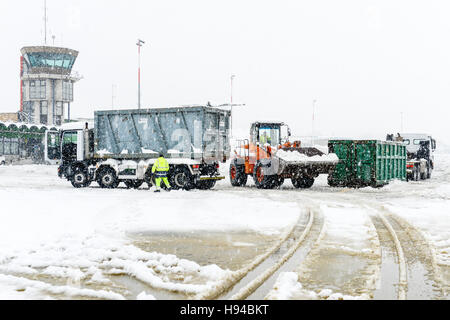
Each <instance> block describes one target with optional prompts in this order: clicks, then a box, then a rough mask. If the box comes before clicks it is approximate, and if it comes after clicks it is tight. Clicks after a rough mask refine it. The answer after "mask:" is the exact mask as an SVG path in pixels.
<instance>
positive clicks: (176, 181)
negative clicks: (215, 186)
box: [169, 167, 195, 190]
mask: <svg viewBox="0 0 450 320" xmlns="http://www.w3.org/2000/svg"><path fill="white" fill-rule="evenodd" d="M192 180H193V179H192V174H191V172H190V171H189V169H188V168H186V167H177V168H175V170H174V171H173V173H172V174H171V175H170V177H169V183H170V186H171V187H172V189H174V190H179V189H184V190H191V189H193V188H194V187H195V185H194V183H193V181H192Z"/></svg>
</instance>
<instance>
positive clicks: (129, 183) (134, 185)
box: [124, 180, 144, 189]
mask: <svg viewBox="0 0 450 320" xmlns="http://www.w3.org/2000/svg"><path fill="white" fill-rule="evenodd" d="M124 183H125V186H126V187H127V189H139V187H140V186H142V184H143V183H144V180H125V181H124Z"/></svg>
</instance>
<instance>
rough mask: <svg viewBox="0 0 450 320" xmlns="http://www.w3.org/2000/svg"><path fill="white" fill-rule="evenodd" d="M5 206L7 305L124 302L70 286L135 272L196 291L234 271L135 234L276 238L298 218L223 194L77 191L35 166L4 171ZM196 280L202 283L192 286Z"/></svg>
mask: <svg viewBox="0 0 450 320" xmlns="http://www.w3.org/2000/svg"><path fill="white" fill-rule="evenodd" d="M0 208H1V210H0V219H1V221H2V223H1V224H0V298H8V297H11V298H19V297H22V298H28V297H30V298H34V297H36V295H37V296H40V294H41V296H40V297H42V298H45V297H50V296H51V295H55V294H60V295H62V296H63V297H64V296H66V297H74V296H75V297H90V298H95V297H97V298H123V297H124V295H125V294H123V293H122V294H118V293H114V292H113V291H114V290H106V291H105V290H94V289H92V290H91V291H86V290H87V289H83V288H75V289H74V288H73V287H72V286H70V285H68V284H67V283H78V284H79V283H80V281H82V282H83V284H89V283H92V284H94V287H95V284H100V285H101V284H104V283H108V282H111V280H108V279H106V278H105V274H127V275H130V276H133V277H135V278H136V279H139V280H140V281H143V282H145V283H147V284H149V285H152V286H153V287H156V288H162V289H167V290H176V291H178V292H184V293H188V294H193V293H197V292H199V291H201V290H205V289H207V288H208V286H209V285H212V284H213V282H214V281H215V280H220V279H221V278H222V277H226V276H227V272H228V271H227V270H222V269H221V268H219V267H217V266H216V265H215V263H214V261H211V263H210V264H209V265H204V266H200V265H198V264H197V263H195V262H194V261H188V260H185V259H178V258H177V257H175V256H173V255H164V254H159V253H156V252H145V251H143V250H141V249H139V248H137V247H136V246H134V245H133V243H132V240H131V239H130V237H129V235H133V234H140V233H145V232H156V231H160V232H166V233H170V232H198V233H202V232H205V231H208V232H211V231H214V232H224V233H226V232H232V231H233V232H236V231H251V232H254V233H259V234H263V235H266V236H270V237H275V238H277V237H280V236H282V234H283V232H285V230H286V229H287V228H289V227H290V226H291V225H292V224H293V223H294V222H295V221H296V220H297V219H298V216H299V208H298V206H297V204H295V203H292V202H281V201H280V202H274V201H271V200H268V199H264V198H262V197H260V198H254V199H252V201H248V199H245V198H242V197H239V196H234V195H227V194H221V193H220V192H218V191H211V192H201V191H192V192H189V193H188V192H184V191H173V192H171V193H162V194H154V193H153V192H151V191H148V190H146V188H145V189H140V190H127V189H124V188H122V189H116V190H102V189H100V188H95V187H93V188H89V189H82V190H77V189H74V188H73V187H72V186H71V185H70V183H69V182H67V181H65V180H60V179H59V178H58V177H57V175H56V168H55V167H48V166H34V165H33V166H6V167H1V169H0ZM237 246H239V243H238V244H237ZM180 274H181V275H182V277H184V279H183V281H180V280H179V279H178V278H179V276H178V278H177V275H180ZM193 275H195V277H193ZM171 277H172V278H177V279H176V280H173V279H171ZM189 277H190V278H195V279H193V281H192V282H199V281H200V280H199V279H201V281H200V282H201V283H202V284H197V283H190V280H189V279H190V278H189ZM49 279H50V280H51V281H50V282H53V284H52V285H49V284H48V282H49ZM102 287H104V286H102ZM18 290H19V291H18ZM37 292H38V293H37ZM48 294H50V295H48ZM128 296H129V295H128Z"/></svg>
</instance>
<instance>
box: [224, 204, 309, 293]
mask: <svg viewBox="0 0 450 320" xmlns="http://www.w3.org/2000/svg"><path fill="white" fill-rule="evenodd" d="M315 220H317V219H316V218H315V214H314V211H312V210H309V218H308V224H307V225H306V227H305V228H304V229H303V230H302V231H301V233H300V234H299V232H300V230H296V231H297V232H295V233H294V235H295V237H294V238H293V239H292V240H294V241H295V240H296V237H298V236H299V238H298V239H297V240H296V241H295V242H294V244H293V245H292V246H291V247H290V248H289V249H288V250H287V252H286V253H285V254H284V255H283V256H282V257H281V258H280V259H279V260H278V261H277V262H276V263H275V264H273V265H272V266H270V267H269V268H267V269H266V270H265V271H263V272H262V273H260V274H259V275H258V276H256V277H254V278H253V280H251V281H250V282H248V283H247V285H246V286H244V287H243V288H241V289H240V290H239V291H238V292H236V293H234V294H233V295H232V296H231V297H229V299H230V300H244V299H247V298H248V297H249V296H250V295H252V294H253V293H254V292H255V291H256V290H257V289H258V288H260V287H261V286H262V285H263V284H264V283H266V282H268V280H269V279H270V278H275V277H273V276H274V274H275V272H277V271H281V270H280V268H281V267H282V266H283V265H284V264H286V262H287V261H288V260H289V259H291V258H292V256H293V255H294V253H295V252H296V251H297V250H298V249H299V247H300V246H301V245H302V243H303V242H304V241H305V239H306V237H307V236H308V235H309V234H310V231H311V228H312V226H313V222H314V221H315ZM274 281H275V279H274ZM271 287H272V286H270V288H271ZM266 294H267V292H266ZM264 296H265V294H264Z"/></svg>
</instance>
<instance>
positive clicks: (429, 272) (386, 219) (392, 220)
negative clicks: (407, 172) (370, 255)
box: [372, 206, 446, 300]
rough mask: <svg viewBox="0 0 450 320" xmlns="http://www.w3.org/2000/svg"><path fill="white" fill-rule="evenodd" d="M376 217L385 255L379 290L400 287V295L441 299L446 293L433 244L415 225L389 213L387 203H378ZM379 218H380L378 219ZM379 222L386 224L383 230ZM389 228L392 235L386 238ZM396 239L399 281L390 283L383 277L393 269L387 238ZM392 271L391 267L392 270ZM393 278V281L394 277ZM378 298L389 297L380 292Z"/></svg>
mask: <svg viewBox="0 0 450 320" xmlns="http://www.w3.org/2000/svg"><path fill="white" fill-rule="evenodd" d="M377 211H381V212H378V213H377V216H376V217H372V221H373V223H374V226H375V228H376V229H377V232H378V235H379V238H380V242H381V243H382V245H381V247H382V249H381V250H382V252H383V251H385V252H383V258H385V259H382V265H381V269H382V272H381V279H380V283H381V287H380V288H379V293H386V292H387V291H389V286H391V288H393V287H397V299H399V300H406V299H413V300H417V299H419V300H422V299H441V298H444V299H445V297H446V292H445V289H444V288H443V286H442V280H441V277H440V272H439V267H438V266H437V263H436V259H435V256H434V255H433V252H432V249H431V247H430V245H429V244H428V243H427V242H426V240H425V238H424V237H423V236H422V235H421V234H420V232H419V231H418V230H416V229H415V228H414V227H413V226H412V225H410V224H409V223H408V222H406V221H405V220H403V219H402V218H400V217H398V216H396V215H394V214H392V213H390V212H389V211H387V210H386V208H385V207H383V206H379V208H378V210H377ZM377 220H378V221H377ZM380 222H381V223H382V224H383V225H384V228H385V230H382V228H383V227H382V226H380ZM386 230H387V232H388V234H389V237H390V239H386ZM389 241H390V242H391V243H393V245H394V247H395V251H396V258H397V259H396V260H395V262H396V264H397V266H398V277H397V278H398V281H397V283H396V284H394V283H390V284H389V283H388V282H387V281H386V279H383V277H385V278H386V277H387V278H389V275H388V272H389V270H391V269H392V258H389V257H388V254H387V253H386V251H389V246H391V247H392V244H391V245H389V244H386V242H389ZM391 271H392V270H391ZM391 282H392V281H391ZM378 297H379V298H382V299H386V297H384V296H381V295H380V294H378Z"/></svg>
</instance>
